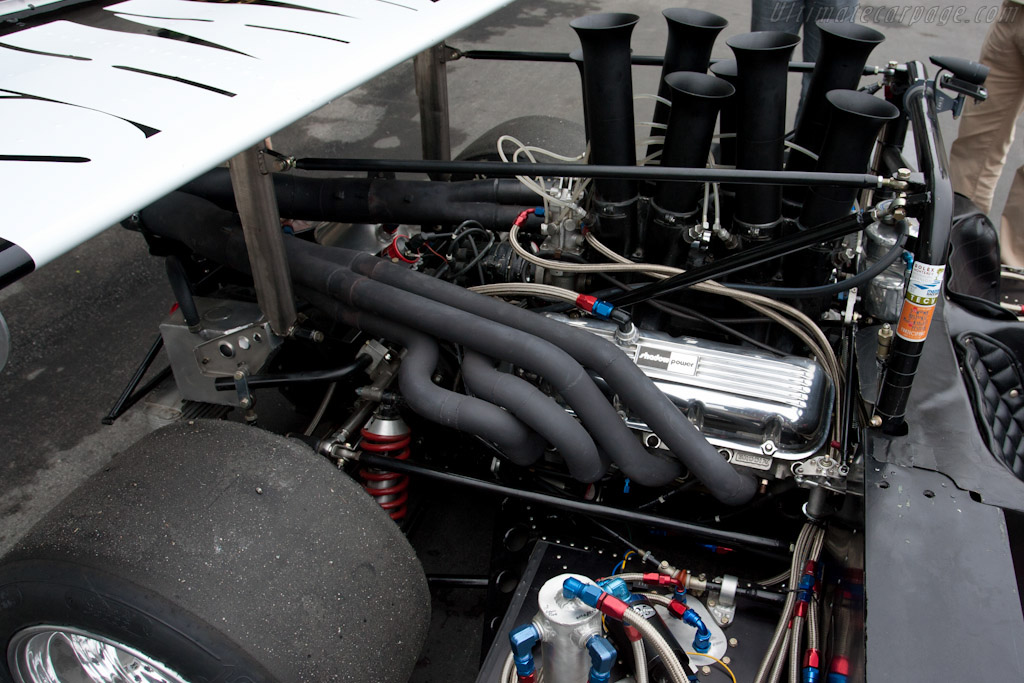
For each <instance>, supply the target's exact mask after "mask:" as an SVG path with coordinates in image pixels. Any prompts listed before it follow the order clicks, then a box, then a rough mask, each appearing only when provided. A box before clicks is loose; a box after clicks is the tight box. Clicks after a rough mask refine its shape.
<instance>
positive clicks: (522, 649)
mask: <svg viewBox="0 0 1024 683" xmlns="http://www.w3.org/2000/svg"><path fill="white" fill-rule="evenodd" d="M508 642H509V644H510V645H511V646H512V658H513V659H514V660H515V662H516V673H518V674H519V675H520V676H529V675H531V674H532V673H533V672H534V671H536V669H537V667H536V666H534V664H533V646H534V645H536V644H537V643H539V642H540V631H538V630H537V627H536V626H534V625H533V624H524V625H523V626H519V627H517V628H514V629H512V630H511V631H509V634H508Z"/></svg>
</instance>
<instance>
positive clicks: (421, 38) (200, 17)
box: [0, 0, 511, 287]
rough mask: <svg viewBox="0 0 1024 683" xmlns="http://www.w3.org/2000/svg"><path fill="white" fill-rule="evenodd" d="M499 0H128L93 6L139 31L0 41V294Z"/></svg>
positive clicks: (14, 1)
mask: <svg viewBox="0 0 1024 683" xmlns="http://www.w3.org/2000/svg"><path fill="white" fill-rule="evenodd" d="M509 2H511V0H437V1H435V2H432V1H431V0H285V1H282V2H275V3H273V5H270V4H231V3H220V2H216V3H207V2H196V1H193V0H128V1H127V2H121V3H118V4H113V5H109V6H107V7H105V8H103V11H104V12H109V13H111V14H110V16H116V17H118V18H120V19H122V20H125V21H127V22H131V24H128V25H131V26H133V27H134V26H137V27H138V30H139V31H140V32H139V33H130V32H126V31H122V30H113V29H105V28H97V27H95V26H93V25H88V26H87V25H83V24H78V23H74V22H72V21H65V20H61V19H60V14H61V13H60V12H55V13H54V16H53V19H52V20H51V21H50V22H49V23H45V24H42V25H38V26H33V27H30V28H27V29H24V30H21V31H17V32H14V33H9V34H6V35H0V131H3V132H2V135H0V193H2V196H3V201H2V203H0V207H2V208H0V287H3V286H6V285H7V284H9V283H10V282H13V281H14V280H15V279H17V278H19V277H21V276H23V275H25V274H27V273H29V272H31V271H32V270H33V269H34V268H36V267H38V266H41V265H43V264H45V263H47V262H48V261H51V260H53V259H54V258H56V257H57V256H59V255H60V254H62V253H64V252H65V251H67V250H69V249H71V248H73V247H75V246H77V245H78V244H81V243H82V242H84V241H86V240H87V239H89V238H90V237H92V236H94V235H96V234H97V233H99V232H101V231H102V230H104V229H105V228H107V227H109V226H110V225H112V224H114V223H116V222H117V221H119V220H121V219H123V218H125V217H126V216H128V215H130V214H131V213H133V212H134V211H136V210H138V209H140V208H142V207H144V206H146V205H147V204H149V203H151V202H152V201H154V200H156V199H158V198H160V197H162V196H163V195H164V194H166V193H167V192H170V191H172V190H174V189H176V188H178V187H180V186H181V185H182V184H184V183H186V182H188V181H189V180H191V179H193V178H194V177H196V176H197V175H199V174H201V173H203V172H205V171H207V170H209V169H210V168H213V167H214V166H216V165H217V164H219V163H221V162H223V161H224V160H226V159H228V158H230V157H231V156H233V155H235V154H237V153H238V152H240V151H242V150H243V149H245V148H247V147H249V146H252V145H253V144H255V143H256V142H257V141H259V140H261V139H262V138H264V137H266V136H268V135H271V134H273V133H275V132H277V131H278V130H280V129H282V128H284V127H285V126H287V125H289V124H290V123H292V122H294V121H296V120H297V119H299V118H301V117H303V116H305V115H306V114H308V113H310V112H312V111H314V110H316V109H318V108H319V107H321V106H323V105H324V104H326V103H327V102H329V101H330V100H331V99H333V98H335V97H338V96H339V95H341V94H343V93H345V92H348V91H349V90H351V89H353V88H355V87H357V86H359V85H361V84H362V83H365V82H366V81H368V80H370V79H371V78H373V77H374V76H376V75H378V74H380V73H382V72H384V71H386V70H387V69H389V68H391V67H393V66H395V65H396V64H399V63H401V62H402V61H404V60H406V59H408V58H409V57H412V56H413V55H415V54H417V53H418V52H421V51H423V50H424V49H426V48H428V47H430V46H432V45H435V44H437V43H439V42H441V41H442V40H444V39H445V38H447V37H448V36H450V35H452V34H453V33H455V32H457V31H459V30H460V29H462V28H464V27H466V26H468V25H470V24H472V23H474V22H476V21H478V20H479V19H481V18H483V17H485V16H486V15H488V14H490V13H491V12H493V11H494V10H496V9H498V8H500V7H502V6H504V5H506V4H508V3H509ZM27 4H29V3H25V2H23V1H22V0H0V13H2V12H7V11H17V10H18V9H19V8H20V7H21V5H27ZM40 4H41V3H40ZM16 6H17V7H16ZM94 23H97V22H94ZM121 25H122V26H124V25H125V24H121ZM147 28H149V29H161V30H163V32H168V31H169V32H173V34H179V37H180V36H189V37H191V38H192V39H194V40H193V41H191V42H186V41H184V40H180V39H174V38H173V37H158V36H157V35H153V34H152V33H153V32H150V33H144V32H142V31H145V30H146V29H147Z"/></svg>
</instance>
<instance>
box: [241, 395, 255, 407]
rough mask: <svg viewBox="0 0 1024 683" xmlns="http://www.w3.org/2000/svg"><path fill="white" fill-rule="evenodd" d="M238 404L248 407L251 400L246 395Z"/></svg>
mask: <svg viewBox="0 0 1024 683" xmlns="http://www.w3.org/2000/svg"><path fill="white" fill-rule="evenodd" d="M238 405H240V406H242V407H243V408H248V407H249V406H251V405H252V400H251V399H250V398H248V397H246V398H243V399H242V400H241V401H239V402H238Z"/></svg>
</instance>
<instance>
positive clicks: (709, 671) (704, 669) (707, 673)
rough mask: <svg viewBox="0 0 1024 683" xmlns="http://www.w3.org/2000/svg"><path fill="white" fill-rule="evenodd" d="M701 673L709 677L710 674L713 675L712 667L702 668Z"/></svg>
mask: <svg viewBox="0 0 1024 683" xmlns="http://www.w3.org/2000/svg"><path fill="white" fill-rule="evenodd" d="M700 672H701V673H702V674H704V675H705V676H708V675H710V674H711V667H710V666H702V667H701V668H700Z"/></svg>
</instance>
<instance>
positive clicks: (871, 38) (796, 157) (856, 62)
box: [785, 20, 885, 214]
mask: <svg viewBox="0 0 1024 683" xmlns="http://www.w3.org/2000/svg"><path fill="white" fill-rule="evenodd" d="M816 25H817V27H818V30H819V31H820V33H821V49H820V51H819V52H818V61H817V62H816V63H815V65H814V73H813V74H811V82H810V84H809V85H808V86H807V95H806V97H804V102H803V104H802V105H801V107H800V114H799V116H798V119H797V122H796V132H795V133H794V135H793V143H794V144H796V145H799V146H800V147H803V148H804V149H806V150H808V151H809V152H811V153H813V154H818V153H819V152H820V151H821V146H822V143H823V142H824V141H825V139H826V138H825V126H826V125H827V124H828V116H829V109H830V107H829V105H828V103H827V102H826V101H825V96H826V95H827V94H828V93H829V92H830V91H832V90H856V89H857V85H858V84H859V83H860V79H861V76H862V75H863V73H864V65H865V64H866V63H867V61H868V56H869V55H870V54H871V51H872V50H874V49H875V46H877V45H878V44H879V43H881V42H882V41H883V40H885V36H884V35H883V34H882V33H880V32H878V31H876V30H875V29H873V28H869V27H867V26H861V25H860V24H853V23H851V22H848V21H829V20H821V21H818V22H817V23H816ZM814 167H815V161H814V159H812V158H811V157H809V156H807V155H806V154H803V153H801V152H799V151H797V150H792V151H791V152H790V154H789V161H788V162H787V163H786V170H787V171H811V170H813V169H814ZM785 194H786V203H787V204H795V205H797V206H798V205H799V204H800V203H802V202H803V201H804V200H805V199H806V198H807V190H806V188H802V187H791V188H787V189H786V193H785ZM793 213H794V214H798V213H799V210H798V209H796V210H794V211H793Z"/></svg>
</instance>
